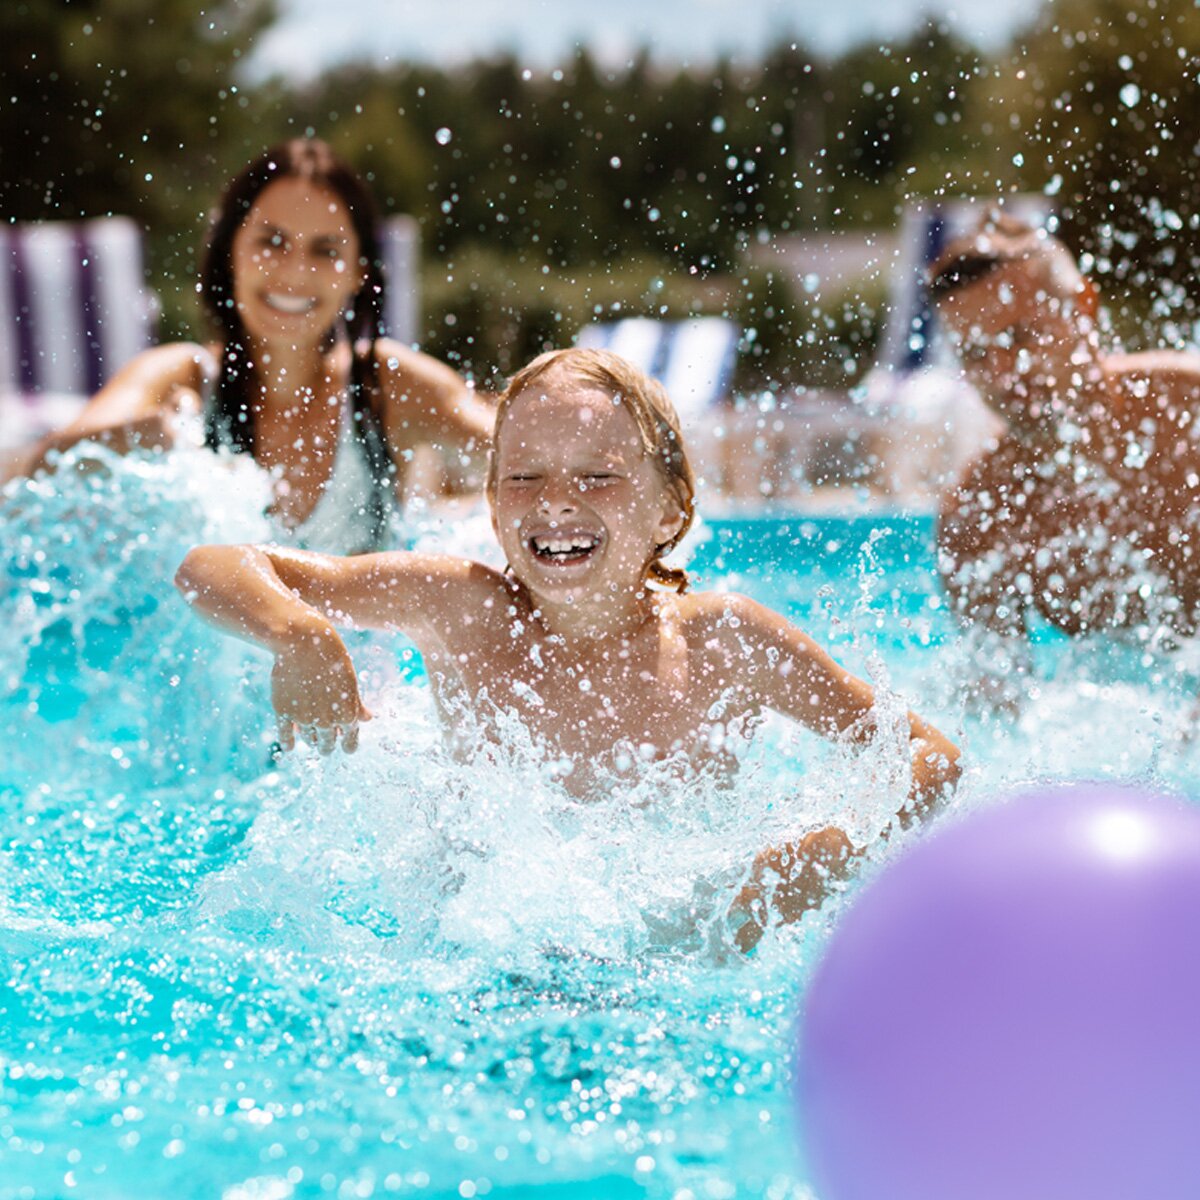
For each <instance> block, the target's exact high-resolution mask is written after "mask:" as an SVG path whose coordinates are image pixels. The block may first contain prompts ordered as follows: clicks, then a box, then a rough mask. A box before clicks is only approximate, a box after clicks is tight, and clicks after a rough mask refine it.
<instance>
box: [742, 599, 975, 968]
mask: <svg viewBox="0 0 1200 1200" xmlns="http://www.w3.org/2000/svg"><path fill="white" fill-rule="evenodd" d="M725 601H726V604H725V619H724V621H723V626H724V627H725V628H726V629H727V630H729V631H730V633H731V634H732V635H733V636H734V638H735V639H736V645H737V650H738V652H739V657H740V661H741V663H742V666H743V670H744V672H745V674H744V676H743V679H742V683H743V684H744V686H745V687H746V688H747V690H748V691H749V693H750V696H751V697H752V699H753V700H754V701H755V702H757V703H758V704H760V705H762V706H763V707H766V708H772V709H774V710H775V711H777V712H780V713H783V714H784V715H786V716H789V717H791V718H792V719H794V720H796V721H799V722H800V723H802V724H804V725H806V726H808V727H809V728H810V729H813V730H815V731H816V732H818V733H821V734H824V735H825V736H827V737H834V736H838V735H840V734H846V733H849V734H850V735H851V736H852V737H854V738H855V739H856V740H859V741H864V742H865V741H867V740H868V739H870V738H871V737H872V736H874V732H875V730H874V720H873V716H872V712H873V709H874V705H875V695H874V692H873V691H872V689H871V686H870V685H869V684H868V683H867V682H866V681H865V680H862V679H859V678H858V677H857V676H855V675H853V674H851V673H850V672H849V671H847V670H845V669H844V668H842V667H840V666H839V665H838V664H837V663H836V662H835V661H834V660H833V658H831V657H830V655H829V654H827V653H826V652H825V651H824V650H822V649H821V648H820V647H819V646H818V645H817V644H816V643H815V642H814V641H813V640H812V639H811V638H810V637H808V636H807V635H806V634H804V633H802V632H801V631H800V630H799V629H797V628H796V627H795V626H794V625H792V624H791V623H790V622H789V621H787V620H785V619H784V618H783V617H781V616H780V615H779V614H778V613H775V612H772V611H771V610H770V609H768V608H764V607H763V606H762V605H760V604H756V603H755V602H754V601H752V600H750V599H748V598H746V597H744V596H731V597H726V598H725ZM908 727H909V750H910V755H911V761H912V785H911V788H910V790H909V795H908V801H907V803H906V804H905V805H904V807H903V808H902V809H901V810H900V811H899V813H898V814H897V819H898V821H899V823H900V825H901V826H902V827H907V826H908V825H909V824H910V823H911V822H912V821H914V820H921V819H923V818H925V817H926V816H928V815H929V814H930V813H931V812H932V811H933V810H934V808H935V807H936V806H937V804H938V803H939V802H940V801H941V800H942V798H943V797H944V796H945V795H946V794H947V792H948V791H949V790H950V789H951V788H952V787H953V786H954V784H955V782H956V781H957V779H958V776H959V773H960V768H959V765H958V758H959V752H958V748H957V747H956V746H955V745H954V744H953V743H952V742H951V741H950V740H949V739H948V738H947V737H946V736H945V735H944V734H942V733H941V732H940V731H939V730H938V729H936V728H935V727H934V726H932V725H930V724H929V723H928V722H926V721H924V720H922V718H920V717H919V716H917V714H916V713H913V712H909V714H908ZM862 853H863V849H862V848H861V847H858V848H856V847H855V846H853V845H852V843H851V842H850V839H849V838H848V837H847V836H846V834H845V833H844V832H842V830H840V829H836V828H833V827H830V828H827V829H819V830H816V831H815V832H813V833H810V834H807V835H806V836H805V837H803V838H802V839H800V840H799V841H798V842H796V843H793V844H789V845H786V846H780V847H769V848H767V849H765V850H763V851H762V852H761V853H760V854H759V855H758V856H757V857H756V859H755V861H754V866H753V868H752V870H751V873H750V878H749V880H748V881H747V883H746V885H745V886H744V887H743V888H742V889H741V891H740V892H739V894H738V896H737V898H736V899H735V901H734V903H733V907H732V909H731V910H730V915H731V925H732V927H733V930H734V938H735V941H736V943H737V945H738V947H739V949H741V950H743V951H748V950H750V949H751V948H753V946H754V945H755V944H756V943H757V942H758V940H759V938H761V937H762V934H763V931H764V930H765V928H766V926H767V924H768V923H769V920H770V918H769V915H768V911H767V902H768V898H769V900H770V908H771V911H772V912H773V914H774V916H775V917H776V919H777V920H779V921H780V922H783V923H788V922H791V921H797V920H799V919H800V917H801V916H803V914H804V913H805V912H806V911H808V910H809V909H812V908H816V907H818V906H819V905H820V904H821V902H822V901H823V900H824V898H825V896H826V894H827V892H828V889H829V886H830V885H831V884H832V883H836V882H838V881H841V880H845V879H846V878H848V877H849V875H850V873H851V872H852V870H853V869H854V866H855V863H856V861H857V859H858V858H859V857H860V856H861V855H862Z"/></svg>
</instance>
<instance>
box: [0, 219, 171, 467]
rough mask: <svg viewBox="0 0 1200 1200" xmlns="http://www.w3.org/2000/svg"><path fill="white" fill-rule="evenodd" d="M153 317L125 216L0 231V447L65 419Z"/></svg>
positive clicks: (133, 347)
mask: <svg viewBox="0 0 1200 1200" xmlns="http://www.w3.org/2000/svg"><path fill="white" fill-rule="evenodd" d="M156 316H157V303H156V300H155V298H154V296H153V294H152V293H151V292H150V291H149V289H148V288H147V287H146V283H145V274H144V267H143V259H142V234H141V230H140V228H139V227H138V225H137V224H136V223H135V222H134V221H133V220H131V219H130V218H128V217H100V218H96V219H94V220H88V221H78V222H67V221H46V222H39V223H30V224H10V225H0V451H4V450H12V449H14V448H16V447H19V446H22V445H27V444H28V443H29V442H32V441H34V440H36V439H37V438H38V437H41V436H42V435H43V434H45V433H47V432H49V431H50V430H51V429H53V428H56V427H58V426H60V425H63V424H65V423H66V422H68V421H70V420H71V419H72V418H73V417H74V416H75V414H76V413H77V412H78V411H79V408H80V407H81V406H82V404H83V403H84V401H86V399H87V398H88V397H89V396H90V395H92V393H94V392H95V391H97V390H98V389H99V388H100V386H101V385H102V384H103V383H104V382H105V381H106V380H107V379H108V378H109V377H110V376H111V375H112V374H113V372H114V371H116V369H117V368H118V367H120V366H121V365H122V364H123V363H125V362H127V361H128V360H129V359H130V358H132V357H133V356H134V355H135V354H137V353H138V352H139V351H141V350H144V349H145V348H146V347H148V346H149V345H151V343H152V341H153V338H154V328H155V320H156Z"/></svg>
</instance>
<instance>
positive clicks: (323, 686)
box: [271, 627, 371, 754]
mask: <svg viewBox="0 0 1200 1200" xmlns="http://www.w3.org/2000/svg"><path fill="white" fill-rule="evenodd" d="M271 702H272V704H273V705H274V706H275V715H276V717H277V719H278V721H279V744H280V745H281V746H282V747H283V749H285V750H291V749H293V748H294V747H295V745H296V734H297V732H299V735H300V738H301V740H302V741H305V742H307V743H308V744H309V745H310V746H315V747H316V748H317V749H318V750H319V751H320V752H321V753H322V754H329V753H330V752H331V751H332V750H333V748H334V746H335V745H337V740H338V735H339V734H340V735H341V739H342V749H343V750H345V751H346V752H347V753H348V754H352V753H353V752H354V751H355V750H357V749H358V725H359V722H360V721H369V720H370V719H371V714H370V713H369V712H368V711H367V709H366V707H365V706H364V705H363V703H362V700H361V699H360V698H359V695H358V678H357V676H356V675H355V673H354V664H353V663H352V662H351V660H350V655H349V652H348V651H347V650H346V647H345V645H344V643H343V642H342V639H341V638H340V637H338V635H337V634H336V633H335V632H334V631H333V629H331V628H328V627H326V628H324V629H320V630H317V631H316V632H311V631H310V632H305V633H304V634H302V635H301V636H299V637H297V638H296V640H295V641H294V642H293V643H292V644H291V645H290V646H288V647H287V648H286V649H284V650H281V651H279V652H278V653H277V654H276V656H275V667H274V669H273V670H272V671H271Z"/></svg>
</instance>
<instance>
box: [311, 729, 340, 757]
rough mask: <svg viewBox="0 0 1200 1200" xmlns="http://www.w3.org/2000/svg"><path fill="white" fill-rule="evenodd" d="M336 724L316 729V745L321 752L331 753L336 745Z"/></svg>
mask: <svg viewBox="0 0 1200 1200" xmlns="http://www.w3.org/2000/svg"><path fill="white" fill-rule="evenodd" d="M337 735H338V731H337V726H336V725H325V726H322V727H321V728H319V729H318V730H317V733H316V747H317V750H318V751H319V752H320V753H321V754H332V753H333V748H334V746H336V745H337Z"/></svg>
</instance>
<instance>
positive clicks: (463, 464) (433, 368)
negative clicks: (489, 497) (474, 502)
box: [375, 339, 494, 476]
mask: <svg viewBox="0 0 1200 1200" xmlns="http://www.w3.org/2000/svg"><path fill="white" fill-rule="evenodd" d="M375 353H376V357H377V359H378V365H379V382H380V393H381V395H382V397H383V402H384V411H383V423H384V431H385V433H386V435H387V439H388V446H389V449H390V450H391V453H392V458H393V460H394V461H397V462H399V461H401V456H403V455H404V454H405V453H406V452H407V451H411V450H413V449H414V448H415V447H416V446H418V445H430V446H434V447H436V448H437V449H438V451H439V452H440V453H441V455H442V457H443V458H444V459H446V460H447V461H450V460H451V459H453V460H454V462H455V464H456V466H457V469H458V471H459V472H462V471H464V470H465V471H467V472H468V473H475V474H479V475H480V476H482V473H483V470H484V466H485V464H486V459H487V452H488V449H489V447H490V446H491V441H492V427H493V424H494V411H493V409H492V406H491V405H490V404H488V403H486V402H485V401H483V400H481V399H480V398H479V396H478V395H477V394H476V393H475V392H474V391H473V390H472V389H470V388H469V387H467V385H466V384H465V383H464V382H463V380H462V378H461V377H460V376H459V375H458V373H457V372H456V371H454V370H452V369H451V368H450V367H448V366H447V365H446V364H445V363H443V362H439V361H438V360H437V359H436V358H432V357H431V356H430V355H428V354H421V353H420V352H419V351H416V350H412V349H410V348H409V347H407V346H402V345H400V343H398V342H394V341H391V340H390V339H385V340H383V341H380V342H379V343H378V344H377V346H376V349H375Z"/></svg>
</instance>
